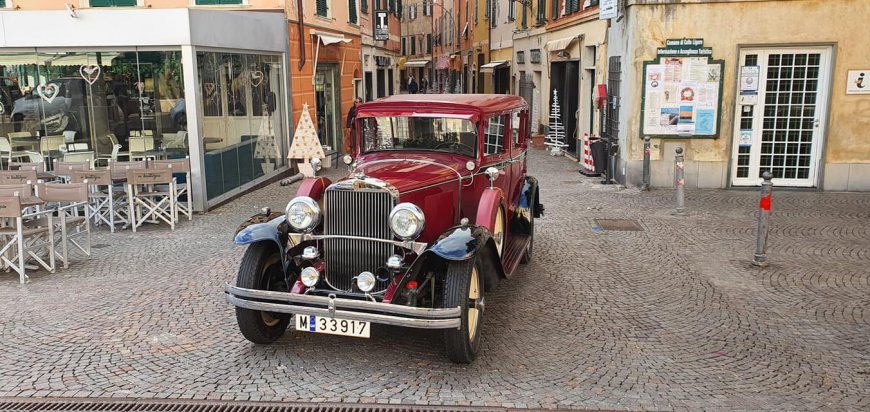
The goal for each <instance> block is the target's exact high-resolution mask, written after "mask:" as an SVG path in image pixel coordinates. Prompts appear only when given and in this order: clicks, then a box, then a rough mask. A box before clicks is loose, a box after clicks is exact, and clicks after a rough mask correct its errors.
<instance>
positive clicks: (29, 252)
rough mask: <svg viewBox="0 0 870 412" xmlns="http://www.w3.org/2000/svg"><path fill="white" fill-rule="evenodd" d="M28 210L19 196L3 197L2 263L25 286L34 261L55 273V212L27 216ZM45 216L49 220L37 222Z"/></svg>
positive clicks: (0, 210) (0, 213)
mask: <svg viewBox="0 0 870 412" xmlns="http://www.w3.org/2000/svg"><path fill="white" fill-rule="evenodd" d="M26 208H27V206H26V205H24V204H22V197H21V196H20V195H19V193H13V195H12V196H8V195H6V196H3V195H0V220H3V221H4V223H3V225H2V226H0V260H2V262H3V264H4V265H5V266H6V270H7V271H8V270H10V269H11V270H14V271H15V272H17V273H18V279H19V281H20V282H21V283H22V284H23V283H26V282H27V280H28V279H29V277H28V276H27V273H26V271H27V268H26V264H27V262H28V261H30V260H34V261H36V262H37V263H39V265H40V266H42V267H43V268H45V270H47V271H49V272H51V273H54V270H55V261H54V218H53V216H52V214H53V213H54V211H51V210H48V211H42V212H35V213H24V210H25V209H26ZM42 216H44V217H45V220H42V219H36V218H38V217H42ZM46 259H47V260H48V262H46Z"/></svg>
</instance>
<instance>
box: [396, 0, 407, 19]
mask: <svg viewBox="0 0 870 412" xmlns="http://www.w3.org/2000/svg"><path fill="white" fill-rule="evenodd" d="M404 13H405V9H403V8H402V0H396V17H398V18H399V20H401V19H402V14H404Z"/></svg>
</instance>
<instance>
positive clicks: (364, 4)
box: [359, 0, 369, 14]
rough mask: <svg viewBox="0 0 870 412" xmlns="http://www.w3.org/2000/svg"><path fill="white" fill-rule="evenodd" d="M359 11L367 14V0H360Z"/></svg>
mask: <svg viewBox="0 0 870 412" xmlns="http://www.w3.org/2000/svg"><path fill="white" fill-rule="evenodd" d="M359 12H360V13H362V14H369V0H360V2H359Z"/></svg>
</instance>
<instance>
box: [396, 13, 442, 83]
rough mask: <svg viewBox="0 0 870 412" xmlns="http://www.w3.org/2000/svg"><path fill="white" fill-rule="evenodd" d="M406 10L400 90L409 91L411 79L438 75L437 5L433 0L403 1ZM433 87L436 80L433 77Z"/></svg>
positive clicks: (403, 28)
mask: <svg viewBox="0 0 870 412" xmlns="http://www.w3.org/2000/svg"><path fill="white" fill-rule="evenodd" d="M404 6H405V8H406V10H405V13H403V15H404V16H403V18H402V20H401V23H400V25H401V32H402V36H401V54H402V58H401V59H399V73H400V76H399V77H400V78H401V84H400V85H399V87H400V90H401V91H403V92H407V91H408V82H409V80H410V79H411V77H413V78H414V79H415V81H416V82H417V84H418V87H419V83H420V80H421V79H423V78H424V77H425V78H427V79H430V80H431V79H433V78H434V75H435V66H434V63H433V60H434V55H433V52H434V48H433V43H434V38H433V37H434V34H435V15H434V13H435V9H436V7H435V5H434V2H432V1H430V0H421V1H419V2H409V3H405V4H404ZM429 83H430V88H431V87H433V86H434V84H433V83H432V82H431V81H430V82H429Z"/></svg>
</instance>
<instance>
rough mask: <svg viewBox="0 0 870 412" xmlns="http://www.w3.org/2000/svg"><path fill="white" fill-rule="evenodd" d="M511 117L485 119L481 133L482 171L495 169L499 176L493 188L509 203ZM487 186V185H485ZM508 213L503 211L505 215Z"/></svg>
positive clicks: (501, 116)
mask: <svg viewBox="0 0 870 412" xmlns="http://www.w3.org/2000/svg"><path fill="white" fill-rule="evenodd" d="M510 122H511V115H510V114H497V115H493V116H490V117H489V118H487V121H486V124H485V126H484V129H483V130H484V132H483V163H482V164H481V166H482V169H483V170H486V169H487V168H489V167H495V168H496V169H498V170H499V172H500V174H499V176H498V177H497V178H496V181H495V184H494V185H495V187H498V188H500V189H501V190H502V192H503V193H504V195H505V197H506V199H508V201H507V202H506V203H510V200H509V199H511V192H512V188H511V186H512V185H511V182H512V176H511V175H512V170H511V150H510V149H511V147H510V146H511V145H512V143H511V140H512V138H511V137H510V136H511V134H512V133H511V123H510ZM487 185H488V184H487ZM507 213H508V211H507V210H505V214H507Z"/></svg>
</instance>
